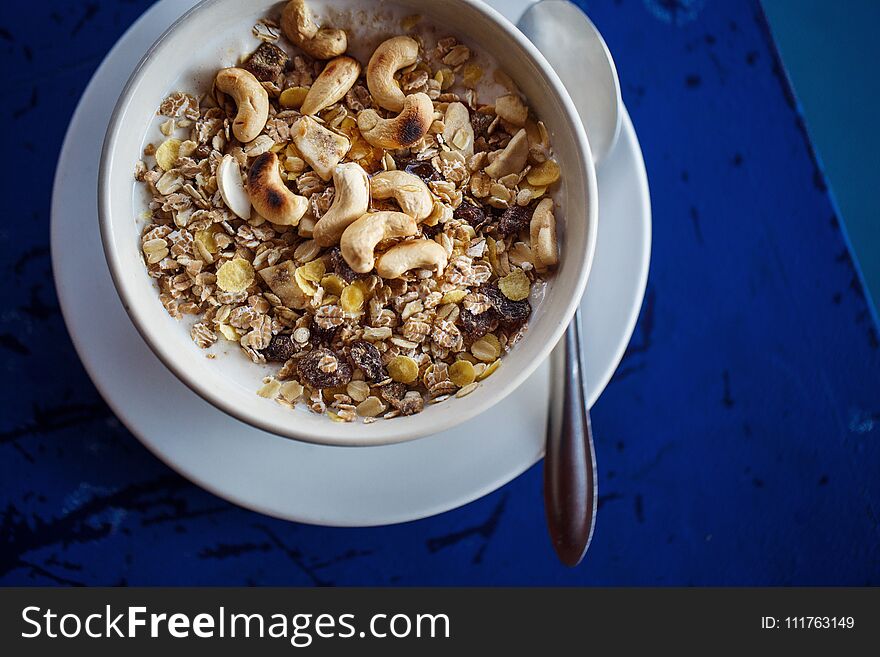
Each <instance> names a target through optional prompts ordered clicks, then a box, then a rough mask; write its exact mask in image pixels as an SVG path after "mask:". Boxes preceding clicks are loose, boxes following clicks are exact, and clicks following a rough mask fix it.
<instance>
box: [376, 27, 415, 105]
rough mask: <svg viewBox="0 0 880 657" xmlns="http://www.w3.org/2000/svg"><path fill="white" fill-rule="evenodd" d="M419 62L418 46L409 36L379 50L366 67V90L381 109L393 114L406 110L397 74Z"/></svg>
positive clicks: (381, 46)
mask: <svg viewBox="0 0 880 657" xmlns="http://www.w3.org/2000/svg"><path fill="white" fill-rule="evenodd" d="M418 59H419V44H418V42H417V41H416V40H415V39H411V38H409V37H408V36H396V37H393V38H391V39H388V40H387V41H384V42H383V43H382V44H380V45H379V47H378V48H376V51H375V52H374V53H373V56H372V57H370V63H369V64H367V87H369V89H370V94H371V95H372V96H373V100H374V101H375V103H376V104H377V105H378V106H379V107H384V108H385V109H387V110H391V111H392V112H399V111H400V110H401V109H402V108H403V99H404V97H405V96H404V93H403V91H402V90H401V88H400V85H399V84H398V83H397V80H395V79H394V74H395V73H397V71H399V70H400V69H402V68H406V67H407V66H412V65H413V64H415V63H416V61H418Z"/></svg>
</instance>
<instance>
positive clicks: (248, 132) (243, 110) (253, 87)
mask: <svg viewBox="0 0 880 657" xmlns="http://www.w3.org/2000/svg"><path fill="white" fill-rule="evenodd" d="M214 84H215V85H216V87H217V88H218V89H219V90H220V91H222V92H223V93H225V94H229V95H230V96H232V99H233V100H234V101H235V106H236V107H237V108H238V113H237V114H236V115H235V120H234V121H233V122H232V133H233V134H234V135H235V138H236V139H238V141H240V142H241V143H243V144H245V143H247V142H249V141H252V140H254V139H256V138H257V135H259V134H260V133H261V132H262V131H263V128H264V127H266V121H267V120H268V118H269V93H268V92H267V91H266V90H265V89H264V88H263V85H262V84H260V81H259V80H257V78H255V77H254V75H253V73H251V72H249V71H245V70H244V69H243V68H224V69H222V70H221V71H220V72H219V73H217V79H216V80H215V82H214Z"/></svg>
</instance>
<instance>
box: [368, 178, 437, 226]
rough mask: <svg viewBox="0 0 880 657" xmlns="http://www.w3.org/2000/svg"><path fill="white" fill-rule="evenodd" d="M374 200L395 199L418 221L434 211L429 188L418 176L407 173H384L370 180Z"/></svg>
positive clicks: (404, 210) (403, 209)
mask: <svg viewBox="0 0 880 657" xmlns="http://www.w3.org/2000/svg"><path fill="white" fill-rule="evenodd" d="M370 191H371V192H372V193H373V198H378V199H384V198H394V200H395V201H397V205H399V206H400V209H401V210H402V211H403V212H405V213H406V214H408V215H409V216H410V217H412V218H413V219H415V220H416V221H421V220H422V219H425V218H427V217H428V215H430V214H431V212H432V211H433V210H434V199H433V197H432V196H431V191H430V190H429V189H428V186H427V185H426V184H425V183H424V182H423V181H422V179H421V178H419V177H418V176H416V175H413V174H411V173H407V172H406V171H382V172H380V173H377V174H376V175H374V176H373V177H372V178H370Z"/></svg>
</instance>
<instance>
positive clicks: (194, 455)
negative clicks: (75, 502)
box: [51, 0, 651, 526]
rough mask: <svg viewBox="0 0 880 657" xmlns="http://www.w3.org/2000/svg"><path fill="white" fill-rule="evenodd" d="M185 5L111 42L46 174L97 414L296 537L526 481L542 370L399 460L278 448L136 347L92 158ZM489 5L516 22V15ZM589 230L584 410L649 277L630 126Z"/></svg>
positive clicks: (536, 442)
mask: <svg viewBox="0 0 880 657" xmlns="http://www.w3.org/2000/svg"><path fill="white" fill-rule="evenodd" d="M192 4H194V0H161V1H160V2H158V3H156V4H155V5H153V7H152V8H151V9H150V10H148V11H147V12H146V13H145V14H144V15H143V16H142V17H141V18H140V19H139V20H138V21H137V22H136V23H135V24H134V25H133V26H132V27H131V28H130V29H129V30H128V32H126V34H125V35H124V36H123V37H122V38H121V39H120V40H119V42H118V43H117V44H116V46H115V47H114V48H113V50H111V52H110V53H109V54H108V55H107V58H106V59H105V60H104V62H103V64H102V65H101V67H100V68H99V69H98V71H97V72H96V73H95V76H94V78H93V79H92V81H91V83H90V84H89V86H88V88H87V89H86V91H85V94H84V95H83V98H82V100H81V101H80V104H79V107H78V108H77V110H76V112H75V114H74V116H73V119H72V121H71V124H70V127H69V128H68V132H67V137H66V138H65V141H64V147H63V149H62V152H61V157H60V160H59V164H58V170H57V172H56V178H55V188H54V194H53V199H52V234H51V241H52V264H53V269H54V274H55V280H56V285H57V288H58V297H59V299H60V302H61V308H62V311H63V313H64V318H65V321H66V322H67V327H68V329H69V331H70V334H71V337H72V339H73V343H74V346H75V347H76V350H77V352H78V354H79V356H80V358H81V359H82V361H83V364H84V365H85V367H86V370H87V371H88V373H89V375H90V376H91V378H92V381H94V383H95V385H96V386H97V388H98V390H99V391H100V393H101V394H102V396H103V397H104V399H105V400H106V401H107V403H108V404H109V405H110V407H111V408H112V409H113V411H114V412H115V413H116V414H117V415H118V416H119V418H120V420H122V422H123V423H124V424H125V425H126V426H127V427H128V428H129V429H130V430H131V432H132V433H134V434H135V435H136V436H137V437H138V438H139V439H140V440H141V442H143V443H144V445H145V446H146V447H147V448H148V449H150V451H152V452H153V453H154V454H155V455H156V456H158V457H159V458H160V459H161V460H162V461H164V462H165V463H167V464H168V465H169V466H170V467H172V468H173V469H174V470H176V471H177V472H179V473H181V474H182V475H184V476H185V477H187V478H189V479H191V480H192V481H194V482H195V483H197V484H198V485H200V486H202V487H203V488H206V489H207V490H209V491H211V492H212V493H214V494H216V495H219V496H220V497H223V498H225V499H227V500H229V501H231V502H234V503H236V504H239V505H241V506H244V507H247V508H249V509H253V510H255V511H259V512H262V513H266V514H268V515H272V516H276V517H279V518H286V519H289V520H296V521H300V522H308V523H313V524H322V525H337V526H367V525H383V524H390V523H396V522H404V521H408V520H415V519H418V518H424V517H427V516H430V515H433V514H436V513H441V512H443V511H447V510H449V509H453V508H456V507H458V506H461V505H463V504H466V503H467V502H470V501H472V500H475V499H477V498H479V497H481V496H483V495H486V494H487V493H489V492H491V491H493V490H495V489H497V488H498V487H500V486H502V485H504V484H505V483H507V482H508V481H510V480H511V479H513V478H514V477H516V476H517V475H519V474H521V473H522V472H524V471H525V470H526V469H527V468H529V467H530V466H531V465H532V464H534V463H535V462H536V461H537V460H538V459H539V458H540V457H541V455H542V453H543V448H544V445H543V439H544V427H545V423H546V414H547V404H546V395H547V387H548V386H547V377H548V368H547V365H546V363H545V364H544V365H542V366H541V367H540V368H539V369H538V370H537V372H536V373H535V374H534V375H532V377H531V378H529V380H528V381H526V383H524V384H523V385H522V386H521V387H520V388H519V389H518V390H516V391H515V392H514V393H512V394H511V395H509V396H508V397H507V399H505V400H504V401H503V402H501V403H500V404H498V405H497V406H495V407H494V408H492V409H490V410H489V411H487V412H486V413H484V414H483V415H481V416H480V417H478V418H476V419H474V420H471V421H470V422H468V423H466V424H463V425H460V426H459V427H458V428H457V429H455V430H453V431H449V432H444V433H441V434H436V435H433V436H429V437H427V438H423V439H421V440H417V441H413V442H410V443H403V444H399V445H389V446H384V447H369V448H342V447H326V446H319V445H310V444H306V443H301V442H296V441H293V440H289V439H286V438H281V437H279V436H275V435H273V434H269V433H266V432H263V431H260V430H257V429H254V428H252V427H250V426H248V425H245V424H243V423H241V422H239V421H237V420H235V419H233V418H231V417H230V416H228V415H226V414H225V413H223V412H221V411H219V410H217V409H215V408H214V407H212V406H210V405H209V404H208V403H206V402H205V401H203V400H202V399H201V398H200V397H198V396H197V395H196V394H195V393H193V392H192V391H190V390H189V389H188V388H186V387H185V386H184V385H183V384H182V383H180V382H179V381H178V380H177V378H175V377H174V375H172V374H171V372H169V371H168V370H167V369H166V368H165V367H164V366H163V365H162V364H161V363H160V362H159V360H158V359H157V358H156V357H155V356H154V355H153V353H152V352H151V351H150V349H149V348H148V347H147V345H146V344H145V343H144V342H143V340H142V339H141V338H140V336H139V334H138V333H137V331H136V330H135V328H134V327H133V326H132V324H131V322H130V320H129V319H128V316H127V315H126V314H125V311H124V310H123V308H122V305H121V304H120V302H119V297H118V296H117V294H116V292H115V290H114V289H113V285H112V282H111V280H110V274H109V272H108V270H107V266H106V263H105V260H104V257H103V253H102V251H101V244H100V237H99V234H98V225H97V208H96V194H95V189H96V185H97V166H98V158H99V154H100V149H101V143H102V141H103V138H104V132H105V130H106V127H107V122H108V120H109V115H110V111H111V110H112V107H113V103H114V102H115V99H116V98H117V96H118V95H119V92H120V91H121V89H122V86H123V85H124V84H125V80H126V79H127V78H128V76H129V74H130V73H131V70H132V68H133V67H134V66H135V64H136V63H137V61H138V59H139V58H140V54H141V53H143V52H145V51H146V49H147V48H148V47H149V46H150V45H151V44H152V43H153V41H154V40H155V39H156V37H157V36H158V35H159V34H161V33H162V31H164V30H165V29H166V28H167V27H168V26H169V25H170V24H171V23H172V22H173V21H174V20H176V19H177V18H178V17H179V16H180V15H181V14H182V13H183V12H184V11H186V10H187V9H188V8H189V7H190V6H191V5H192ZM492 4H493V5H494V6H495V7H496V8H498V9H499V10H501V11H502V12H503V13H505V14H506V15H507V16H508V17H510V18H512V19H515V18H516V17H517V16H518V15H519V13H520V12H521V10H522V9H523V7H524V6H525V5H526V4H527V2H523V1H522V0H511V1H508V2H504V1H500V0H499V1H496V2H493V3H492ZM599 216H600V222H599V223H600V226H599V237H598V247H597V252H596V259H595V264H594V266H593V272H592V274H591V276H590V281H589V284H588V286H587V292H586V296H585V299H584V302H583V304H582V310H583V314H584V334H585V335H586V336H587V337H588V341H587V344H586V345H585V350H586V351H585V353H586V361H587V381H588V399H589V403H590V404H591V405H592V404H593V402H595V400H596V399H597V398H598V397H599V395H600V393H601V392H602V390H603V389H604V388H605V386H606V385H607V383H608V381H609V379H610V378H611V375H612V374H613V372H614V370H615V368H616V367H617V365H618V363H619V362H620V359H621V357H622V356H623V352H624V349H625V348H626V345H627V343H628V342H629V338H630V336H631V335H632V331H633V328H634V327H635V322H636V319H637V317H638V312H639V308H640V307H641V303H642V297H643V295H644V291H645V285H646V282H647V275H648V261H649V257H650V242H651V213H650V202H649V197H648V183H647V177H646V174H645V168H644V163H643V161H642V155H641V149H640V148H639V144H638V140H637V139H636V135H635V132H634V130H633V127H632V123H631V121H630V119H629V117H628V116H624V125H623V129H622V131H621V137H620V142H619V143H618V146H617V147H616V149H615V151H614V152H613V153H612V154H611V155H610V156H609V157H608V160H607V161H606V162H603V166H602V169H601V170H600V172H599ZM83 281H88V284H85V285H84V284H83Z"/></svg>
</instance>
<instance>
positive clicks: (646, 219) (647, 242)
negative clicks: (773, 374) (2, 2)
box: [50, 2, 652, 527]
mask: <svg viewBox="0 0 880 657" xmlns="http://www.w3.org/2000/svg"><path fill="white" fill-rule="evenodd" d="M163 4H164V3H162V2H159V3H157V4H155V5H153V6H152V7H151V8H150V9H148V10H147V11H146V12H145V13H144V14H142V15H141V16H140V17H139V18H138V20H137V21H135V22H134V23H133V24H132V25H131V26H130V27H129V28H128V30H126V32H125V33H123V35H122V36H121V37H120V38H119V40H118V41H117V43H116V44H115V45H114V46H113V48H111V49H110V51H109V52H108V54H107V56H106V57H105V59H104V60H103V61H102V63H101V64H100V66H99V67H98V69H97V70H96V71H95V73H94V75H93V77H92V79H91V80H90V81H89V84H88V85H87V86H86V88H85V90H84V92H83V94H82V96H81V98H80V99H79V101H78V102H77V105H76V109H75V110H74V112H73V115H72V117H71V121H70V123H69V125H68V128H67V130H66V132H65V137H64V140H63V142H62V148H61V151H60V155H59V158H58V162H59V165H60V163H61V162H63V161H65V160H66V159H68V158H69V157H70V155H69V151H70V148H71V142H72V135H73V133H72V131H71V127H72V126H73V125H74V124H75V123H78V122H79V121H81V120H82V119H81V117H80V114H81V109H82V107H83V106H84V104H85V99H86V98H87V97H88V96H89V94H90V93H92V91H93V87H94V86H95V80H96V79H98V77H99V76H100V75H102V74H105V72H106V68H107V67H108V61H109V60H111V58H112V56H113V55H114V54H115V52H116V51H117V49H118V48H119V47H120V44H121V43H122V42H123V41H124V40H125V38H126V37H127V36H128V35H129V34H130V33H131V32H133V31H134V30H136V29H138V28H139V26H140V25H142V23H143V22H146V20H148V18H149V17H150V16H151V15H152V14H153V12H157V11H158V8H159V7H160V6H162V5H163ZM623 118H624V123H625V124H626V128H627V129H628V130H629V131H631V132H632V136H633V141H634V143H635V147H634V148H633V155H634V157H635V160H636V162H635V164H636V168H637V173H638V176H637V178H638V182H639V185H640V187H642V188H643V189H642V190H641V191H643V194H642V195H641V196H642V198H643V201H642V217H641V222H640V225H641V226H642V231H641V232H642V245H643V257H642V259H641V262H640V267H641V270H640V272H639V277H638V292H637V295H636V297H635V298H633V300H632V302H631V304H630V313H629V318H628V322H627V325H626V327H625V331H624V332H622V336H623V337H624V338H625V339H622V340H621V341H620V343H619V345H618V349H617V353H615V354H614V358H613V359H612V360H611V361H610V365H609V367H608V369H607V371H606V372H604V373H603V376H602V377H600V378H599V379H598V380H597V385H596V386H595V392H594V393H593V394H592V395H591V396H590V399H589V401H588V404H589V405H590V406H592V404H593V403H595V401H596V399H598V397H599V396H600V395H601V393H602V392H603V391H604V389H605V387H607V385H608V382H609V381H610V379H611V377H612V376H613V374H614V372H615V371H616V370H617V368H618V366H619V364H620V361H621V358H622V356H623V353H624V352H625V350H626V348H627V345H628V344H629V341H630V340H631V338H632V334H633V332H634V329H635V326H636V323H637V321H638V317H639V315H640V312H641V307H642V304H643V301H644V296H645V293H646V289H647V279H648V275H649V267H650V258H651V244H652V213H651V206H650V188H649V186H648V182H647V171H646V168H645V164H644V157H643V154H642V151H641V145H640V143H639V140H638V135H637V134H636V132H635V128H634V126H633V124H632V120H631V118H630V116H629V114H628V112H627V111H626V108H624V112H623ZM61 179H62V168H61V166H59V167H58V169H57V170H56V172H55V176H54V180H53V193H52V202H51V209H50V245H51V247H52V248H51V249H50V251H51V254H52V255H51V265H52V272H53V282H54V284H55V286H56V290H57V293H58V299H59V305H60V307H61V312H62V316H63V319H64V322H65V327H66V328H67V331H68V334H69V335H70V338H71V342H72V344H73V346H74V350H75V351H76V353H77V356H78V358H79V360H80V362H81V363H82V364H83V367H84V369H85V370H86V373H87V374H88V376H89V378H90V380H91V381H92V384H93V385H94V386H95V388H96V389H97V391H98V393H99V394H100V395H101V397H102V399H103V400H104V401H105V403H107V405H108V406H109V407H110V408H111V410H113V412H114V413H115V414H116V416H117V417H118V418H119V420H120V421H121V422H122V423H123V424H124V425H125V427H126V428H127V429H128V431H130V432H131V433H132V434H133V435H134V436H135V437H136V438H137V439H138V441H139V442H140V443H141V444H143V445H144V446H145V447H146V448H147V450H148V451H149V452H150V453H151V454H153V455H154V456H156V458H158V459H159V460H160V461H161V462H162V463H164V464H165V465H167V466H168V467H169V468H170V469H171V470H173V471H174V472H176V473H177V474H179V475H181V476H182V477H184V478H186V479H188V480H189V481H192V482H193V483H195V484H196V485H198V486H199V487H201V488H203V489H205V490H206V491H208V492H210V493H212V494H214V495H217V496H218V497H220V498H222V499H224V500H227V501H229V502H231V503H233V504H236V505H238V506H241V507H243V508H246V509H249V510H252V511H256V512H258V513H262V514H264V515H267V516H270V517H275V518H279V519H283V520H288V521H295V522H302V523H306V524H312V525H319V526H333V527H370V526H382V525H391V524H400V523H404V522H411V521H416V520H420V519H423V518H427V517H431V516H434V515H437V514H440V513H444V512H447V511H451V510H453V509H456V508H459V507H461V506H464V505H466V504H469V503H471V502H473V501H475V500H477V499H480V498H481V497H483V496H485V495H487V494H489V493H491V492H493V491H495V490H497V489H498V488H500V487H502V486H504V485H505V484H507V483H509V482H510V481H512V480H514V479H516V478H517V477H518V476H519V475H521V474H522V473H523V472H525V471H526V470H528V469H529V468H531V467H532V466H533V465H534V464H535V463H537V462H538V461H540V459H541V458H542V457H543V451H542V450H541V451H540V452H539V453H538V454H537V456H536V457H535V458H534V459H533V460H531V461H528V462H526V461H523V462H522V463H521V464H520V466H519V467H517V468H513V469H510V470H508V471H507V472H506V473H505V474H504V475H503V476H501V477H497V478H495V479H493V480H490V481H487V482H486V483H485V484H484V485H483V486H480V487H476V488H474V489H473V490H471V491H469V492H468V494H467V495H464V496H461V497H458V498H457V499H456V500H455V501H454V502H452V503H449V502H442V503H438V504H437V505H434V506H426V507H425V508H423V509H421V510H420V511H419V512H418V513H417V514H415V515H414V514H403V515H400V514H399V515H398V517H393V518H391V519H387V518H386V519H369V520H368V521H366V522H364V521H339V520H333V521H330V520H328V519H326V518H322V517H320V516H311V517H309V516H306V515H303V514H301V513H298V512H292V513H291V512H288V511H281V510H279V509H277V508H269V507H266V506H264V505H263V504H261V503H259V502H255V501H253V500H248V499H245V498H242V497H239V496H237V495H235V494H233V493H230V492H229V491H227V490H223V489H221V488H220V487H219V486H217V485H215V484H214V483H212V481H210V480H208V479H205V478H204V477H202V476H200V475H198V474H195V473H192V472H189V471H187V470H186V469H185V468H184V466H182V465H180V464H179V463H177V462H176V461H173V460H171V458H170V457H169V456H167V455H166V453H165V452H163V451H161V450H160V449H159V447H158V446H157V445H156V444H154V442H153V441H152V440H151V439H149V437H148V436H147V435H146V432H145V431H141V430H140V428H139V427H138V425H137V422H136V421H135V420H133V419H131V418H130V417H129V416H128V413H126V412H125V409H124V408H123V405H122V404H121V403H119V402H118V401H117V400H116V399H115V395H114V394H112V391H110V390H106V389H105V386H104V385H103V383H101V382H100V381H101V379H100V377H98V376H97V371H96V366H95V364H94V363H93V362H92V361H91V360H89V359H87V358H84V357H83V354H84V353H86V350H85V349H84V347H83V345H82V342H81V337H80V336H78V335H77V334H76V333H75V332H74V331H73V330H71V328H70V324H69V322H68V315H69V313H70V311H69V309H68V308H67V303H68V301H66V299H68V295H69V294H70V292H69V291H67V288H68V286H67V285H65V284H64V283H63V279H60V278H59V277H58V275H57V274H58V271H59V267H60V264H59V259H58V258H57V255H56V254H57V250H56V249H55V248H54V245H55V244H56V234H57V232H58V228H57V226H58V222H57V221H56V217H57V216H58V215H59V213H60V210H59V208H58V195H57V190H58V188H59V187H60V185H61ZM169 375H171V373H170V372H169ZM213 410H214V411H215V412H217V413H219V414H221V415H224V416H225V417H226V418H227V419H228V421H229V422H233V423H238V422H239V421H238V420H236V419H234V418H231V417H229V416H227V415H225V414H224V413H222V411H219V410H218V409H213ZM244 426H247V425H244ZM267 433H268V432H267ZM269 435H273V436H274V434H269ZM278 438H279V440H285V441H286V440H287V439H284V438H283V437H278ZM288 442H290V444H296V443H295V441H288ZM415 442H416V443H418V442H420V441H415ZM389 447H391V446H385V448H386V449H387V448H389ZM379 448H381V447H379ZM327 449H339V448H333V447H328V448H327Z"/></svg>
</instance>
